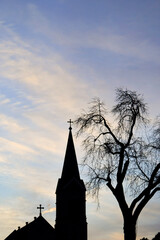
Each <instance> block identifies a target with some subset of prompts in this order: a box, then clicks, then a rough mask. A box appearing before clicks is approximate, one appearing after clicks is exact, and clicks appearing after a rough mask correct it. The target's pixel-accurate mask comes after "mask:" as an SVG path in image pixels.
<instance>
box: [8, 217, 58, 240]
mask: <svg viewBox="0 0 160 240" xmlns="http://www.w3.org/2000/svg"><path fill="white" fill-rule="evenodd" d="M22 239H23V240H35V239H37V240H44V239H45V240H54V239H56V238H55V229H54V228H53V227H52V226H51V225H50V224H49V223H48V222H47V221H46V220H45V219H44V218H43V217H42V216H39V217H38V218H35V219H34V221H32V222H30V223H26V225H25V226H24V227H22V228H19V229H18V230H14V231H13V232H12V233H11V234H10V235H9V236H8V237H7V238H5V240H22Z"/></svg>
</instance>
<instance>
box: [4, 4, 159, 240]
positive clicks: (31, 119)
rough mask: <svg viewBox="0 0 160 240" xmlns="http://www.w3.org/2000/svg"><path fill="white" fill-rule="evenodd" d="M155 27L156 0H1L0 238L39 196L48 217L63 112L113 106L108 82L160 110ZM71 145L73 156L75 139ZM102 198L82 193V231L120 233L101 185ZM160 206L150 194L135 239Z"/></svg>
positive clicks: (150, 228)
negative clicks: (98, 102)
mask: <svg viewBox="0 0 160 240" xmlns="http://www.w3.org/2000/svg"><path fill="white" fill-rule="evenodd" d="M159 29H160V2H159V0H153V1H150V0H141V1H137V0H135V1H127V0H112V1H111V0H85V1H84V0H52V1H51V0H45V1H42V0H37V1H36V0H35V1H34V0H30V1H28V0H25V1H24V0H14V1H12V0H1V1H0V86H1V87H0V128H1V135H0V193H1V194H0V212H1V217H0V240H3V239H4V238H5V237H6V236H7V235H8V234H9V233H10V232H11V231H13V230H14V229H16V228H17V227H18V226H23V225H24V224H25V222H26V221H29V222H30V221H32V219H33V218H34V216H37V215H38V211H37V209H36V208H37V206H38V205H39V204H40V203H41V204H42V205H43V206H44V207H45V210H44V212H43V215H44V217H45V218H46V219H47V220H48V221H49V222H50V223H51V224H53V225H54V220H55V193H54V192H55V188H56V184H57V179H58V178H59V177H60V175H61V168H62V164H63V158H64V153H65V147H66V141H67V136H68V125H67V121H68V119H70V118H72V119H74V118H75V117H76V116H77V114H79V113H80V112H81V109H83V108H85V107H86V106H87V104H88V102H90V101H91V99H92V98H93V97H95V96H97V97H100V98H101V99H102V100H104V102H105V103H106V105H107V107H108V109H110V108H111V107H112V106H113V105H114V98H115V89H116V88H117V87H124V88H128V89H130V90H135V91H137V92H139V93H141V94H142V95H143V96H144V99H145V101H146V102H147V103H148V107H149V113H150V118H151V119H154V118H155V117H156V116H157V115H158V114H159V103H160V98H159V92H160V79H159V76H160V31H159ZM73 132H74V129H73ZM75 146H76V151H77V157H78V161H79V163H80V162H81V160H82V157H83V151H82V148H81V141H80V139H78V140H77V139H75ZM82 177H83V175H82ZM100 203H101V208H100V209H99V210H97V205H96V203H95V201H94V200H93V199H92V198H91V197H87V218H88V226H89V239H92V240H96V239H98V240H105V239H112V240H118V239H122V218H121V215H120V211H119V208H118V206H117V203H116V202H115V200H114V198H113V197H112V195H111V194H110V193H109V191H108V190H107V189H103V190H102V191H101V194H100ZM159 212H160V205H159V199H158V198H156V197H155V198H154V199H153V200H152V201H151V202H150V203H149V204H148V205H147V207H146V209H145V210H144V212H143V213H142V215H141V217H140V219H139V222H138V239H139V238H140V237H142V236H145V237H148V238H152V237H153V236H154V235H155V234H156V233H157V232H158V231H159V230H160V225H159V222H160V215H159Z"/></svg>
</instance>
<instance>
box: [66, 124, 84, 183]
mask: <svg viewBox="0 0 160 240" xmlns="http://www.w3.org/2000/svg"><path fill="white" fill-rule="evenodd" d="M72 178H76V179H78V180H80V175H79V170H78V163H77V157H76V152H75V148H74V143H73V137H72V128H71V127H70V128H69V136H68V143H67V148H66V154H65V158H64V164H63V170H62V175H61V179H63V181H65V182H68V181H69V180H71V179H72Z"/></svg>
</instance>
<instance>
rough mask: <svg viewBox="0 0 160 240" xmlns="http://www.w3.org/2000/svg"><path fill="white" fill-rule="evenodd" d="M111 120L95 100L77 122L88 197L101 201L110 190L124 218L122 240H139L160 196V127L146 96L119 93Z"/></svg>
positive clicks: (129, 92) (98, 101)
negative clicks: (145, 213) (145, 212)
mask: <svg viewBox="0 0 160 240" xmlns="http://www.w3.org/2000/svg"><path fill="white" fill-rule="evenodd" d="M111 114H112V118H109V117H108V116H107V110H106V108H105V105H104V103H103V102H101V101H100V99H98V98H97V99H94V100H93V101H92V102H91V106H90V107H89V109H88V110H87V111H83V112H82V113H81V115H80V116H78V117H77V118H76V120H75V125H76V126H77V128H78V130H77V136H79V135H82V134H84V140H83V146H84V150H85V153H86V154H85V158H84V164H85V165H86V167H87V168H88V182H87V187H88V189H89V191H90V193H91V194H93V195H94V196H96V197H97V198H98V195H99V190H100V188H101V186H102V185H107V187H108V188H109V189H110V191H111V192H112V193H113V195H114V197H115V198H116V200H117V202H118V204H119V207H120V210H121V212H122V216H123V229H124V239H125V240H135V239H136V223H137V219H138V217H139V215H140V213H141V211H142V209H143V208H144V207H145V205H146V204H147V203H148V202H149V200H150V199H151V198H152V197H153V196H154V195H155V193H157V192H158V191H160V160H159V151H160V121H157V123H156V124H154V125H153V126H151V124H149V121H148V120H147V116H148V112H147V104H146V103H144V100H143V98H142V96H141V95H139V94H137V93H136V92H134V91H130V90H123V89H121V88H119V89H117V90H116V105H115V106H114V107H113V109H112V111H111ZM113 117H114V118H113ZM109 119H110V122H111V123H110V122H109ZM113 119H114V120H113ZM143 129H144V130H145V131H142V130H143ZM126 189H128V192H127V193H126ZM128 193H129V195H131V196H130V197H131V203H130V204H129V203H128V199H127V194H128ZM131 193H132V194H131Z"/></svg>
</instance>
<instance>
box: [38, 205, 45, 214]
mask: <svg viewBox="0 0 160 240" xmlns="http://www.w3.org/2000/svg"><path fill="white" fill-rule="evenodd" d="M37 209H39V210H40V211H39V216H42V211H41V210H42V209H44V207H42V205H41V204H39V207H37Z"/></svg>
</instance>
